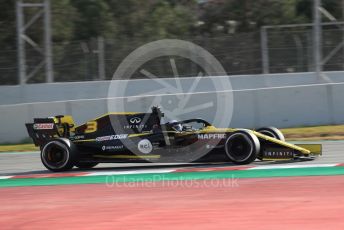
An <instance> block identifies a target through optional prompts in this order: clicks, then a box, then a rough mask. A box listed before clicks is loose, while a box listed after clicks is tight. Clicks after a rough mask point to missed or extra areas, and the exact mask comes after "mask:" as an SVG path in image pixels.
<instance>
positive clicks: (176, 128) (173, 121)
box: [168, 120, 183, 132]
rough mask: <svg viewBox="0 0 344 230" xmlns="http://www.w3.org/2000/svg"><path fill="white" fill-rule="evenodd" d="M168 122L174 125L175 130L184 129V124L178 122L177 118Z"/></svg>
mask: <svg viewBox="0 0 344 230" xmlns="http://www.w3.org/2000/svg"><path fill="white" fill-rule="evenodd" d="M168 123H169V124H170V125H171V126H172V127H173V129H174V130H176V131H178V132H181V131H183V126H182V124H180V123H178V121H177V120H172V121H170V122H168Z"/></svg>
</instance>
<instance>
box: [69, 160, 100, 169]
mask: <svg viewBox="0 0 344 230" xmlns="http://www.w3.org/2000/svg"><path fill="white" fill-rule="evenodd" d="M97 164H98V163H96V162H78V163H76V164H75V166H76V167H78V168H79V169H91V168H93V167H95V166H96V165H97Z"/></svg>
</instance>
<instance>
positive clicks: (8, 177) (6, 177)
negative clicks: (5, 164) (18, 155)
mask: <svg viewBox="0 0 344 230" xmlns="http://www.w3.org/2000/svg"><path fill="white" fill-rule="evenodd" d="M11 177H13V176H0V180H2V179H10V178H11Z"/></svg>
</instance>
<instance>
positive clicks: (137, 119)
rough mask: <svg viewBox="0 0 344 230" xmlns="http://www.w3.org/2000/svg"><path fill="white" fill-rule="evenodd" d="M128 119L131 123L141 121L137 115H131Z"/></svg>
mask: <svg viewBox="0 0 344 230" xmlns="http://www.w3.org/2000/svg"><path fill="white" fill-rule="evenodd" d="M129 121H130V123H131V124H139V123H141V121H142V119H141V118H139V117H133V118H130V120H129Z"/></svg>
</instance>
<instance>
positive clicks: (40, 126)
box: [33, 123, 54, 130]
mask: <svg viewBox="0 0 344 230" xmlns="http://www.w3.org/2000/svg"><path fill="white" fill-rule="evenodd" d="M33 128H34V129H36V130H41V129H53V128H54V123H39V124H34V125H33Z"/></svg>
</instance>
